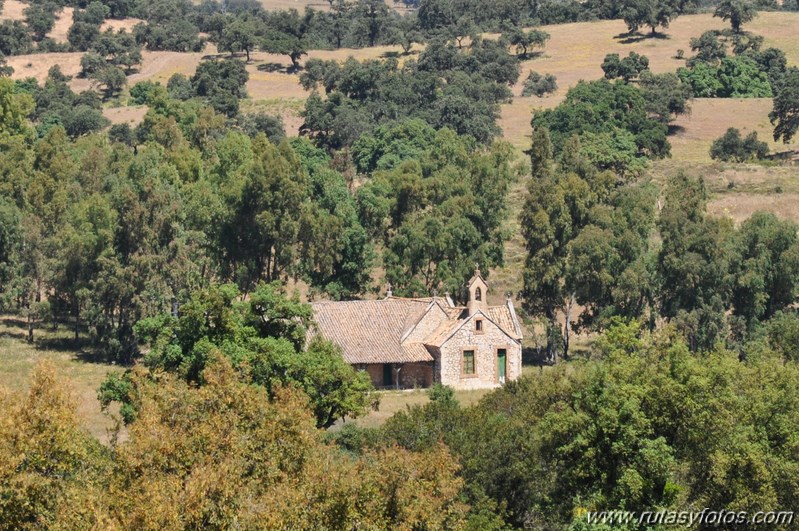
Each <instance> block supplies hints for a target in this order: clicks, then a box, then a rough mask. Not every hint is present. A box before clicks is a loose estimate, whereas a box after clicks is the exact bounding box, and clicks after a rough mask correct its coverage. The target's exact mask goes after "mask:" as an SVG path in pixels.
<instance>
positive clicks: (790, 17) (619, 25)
mask: <svg viewBox="0 0 799 531" xmlns="http://www.w3.org/2000/svg"><path fill="white" fill-rule="evenodd" d="M724 27H725V25H724V23H723V22H722V21H721V20H719V19H717V18H713V17H712V16H711V15H709V14H702V15H690V16H684V17H680V18H678V19H677V20H676V21H674V23H673V24H672V25H671V27H670V28H668V29H666V30H665V31H664V32H663V34H662V35H660V36H659V37H657V38H650V37H646V38H641V39H637V38H636V39H630V38H628V37H626V35H624V32H625V31H626V26H625V25H624V23H623V22H622V21H620V20H606V21H599V22H587V23H586V22H581V23H575V24H563V25H558V26H546V27H544V28H543V29H545V30H546V31H547V32H548V33H549V34H550V35H551V38H550V40H549V42H548V43H547V46H546V49H545V50H544V51H543V53H542V54H541V56H540V57H537V58H534V59H531V60H528V61H525V62H524V63H523V64H522V76H521V77H520V79H519V83H517V84H516V86H515V87H514V88H513V90H514V94H515V95H516V96H517V97H516V98H514V101H513V103H511V104H509V105H505V106H503V109H502V118H501V119H500V125H501V126H502V129H503V131H504V133H505V138H507V139H508V140H509V141H510V142H511V143H513V144H514V145H515V146H518V147H526V145H527V144H528V143H529V134H530V131H529V130H530V119H531V118H532V115H533V113H534V111H535V110H536V109H546V108H551V107H554V106H556V105H557V104H558V103H560V102H561V101H562V100H563V97H564V96H565V94H566V91H567V90H568V89H569V87H572V86H574V85H575V84H576V83H577V82H578V81H580V80H581V79H586V80H588V79H597V78H600V77H602V68H601V67H600V65H601V64H602V60H603V59H604V57H605V54H608V53H618V54H621V55H627V54H628V53H629V52H631V51H634V52H637V53H640V54H644V55H646V56H647V57H649V64H650V67H651V69H652V70H653V71H654V72H658V73H661V72H674V71H676V70H677V68H679V67H680V66H684V64H685V62H684V60H679V59H676V53H677V50H678V49H682V50H685V53H686V55H688V56H690V54H691V47H690V45H689V41H690V40H691V38H692V37H698V36H699V35H701V34H702V33H703V32H704V31H707V30H709V29H722V28H724ZM747 29H749V30H751V31H753V32H755V33H758V34H760V35H763V36H764V37H765V38H766V39H765V46H775V47H778V48H780V49H782V50H784V51H785V53H786V55H787V56H788V62H789V64H794V65H796V64H799V37H797V31H798V30H799V13H760V16H759V17H757V18H756V19H755V20H754V21H753V22H752V23H750V24H748V25H747ZM629 41H633V42H629ZM530 70H534V71H537V72H540V73H547V74H554V75H555V76H556V77H557V78H558V87H559V88H558V91H557V92H556V93H554V94H553V95H551V96H547V97H545V98H536V97H528V98H522V97H520V96H519V95H520V94H521V90H522V83H523V81H524V79H525V78H526V76H527V72H529V71H530ZM711 103H712V104H715V105H710V106H709V107H708V106H706V104H705V102H703V101H701V100H700V101H696V102H695V103H694V113H695V114H697V115H698V116H697V117H696V119H692V117H691V116H688V117H684V118H682V119H681V121H680V122H678V125H681V126H683V127H685V128H686V129H685V131H683V133H684V135H685V138H686V142H685V143H681V142H680V141H679V139H675V142H673V144H674V156H675V158H676V157H682V156H683V155H687V156H689V157H692V160H709V157H708V156H707V149H704V152H703V153H702V154H701V155H699V154H698V151H699V150H701V149H702V147H701V146H700V147H694V146H691V145H687V144H689V143H691V142H692V140H693V138H695V137H696V136H701V135H702V134H703V133H705V132H704V131H698V132H696V133H694V131H693V130H692V127H697V128H705V127H708V128H709V129H712V131H709V132H710V133H711V134H715V132H716V131H717V130H719V129H721V132H722V133H723V132H724V130H726V128H727V127H730V126H735V127H741V126H749V129H752V128H756V130H758V131H760V130H761V129H762V128H763V124H764V122H765V124H768V111H769V110H771V109H770V106H769V104H768V103H767V102H765V101H763V100H727V101H723V102H722V101H721V100H715V101H713V102H711ZM719 107H721V108H719ZM716 111H718V112H716ZM733 116H734V117H735V118H733ZM708 118H709V119H710V121H711V122H712V123H711V124H708V123H706V122H707V120H708ZM731 118H732V119H733V120H735V121H734V122H731V123H730V125H725V124H727V123H728V121H729V120H730V119H731ZM750 120H751V121H750ZM720 134H721V133H718V134H715V136H711V137H710V138H704V137H702V140H703V141H707V142H708V143H707V147H708V148H709V146H710V142H712V140H713V139H714V138H716V137H717V136H719V135H720ZM762 136H764V137H765V138H770V137H771V134H768V135H762ZM683 147H684V148H685V151H684V152H683V151H681V150H682V149H683Z"/></svg>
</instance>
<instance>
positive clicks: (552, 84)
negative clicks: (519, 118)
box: [522, 72, 558, 98]
mask: <svg viewBox="0 0 799 531" xmlns="http://www.w3.org/2000/svg"><path fill="white" fill-rule="evenodd" d="M556 90H558V82H557V78H555V76H554V75H552V74H539V73H538V72H530V74H529V75H528V76H527V79H525V80H524V87H523V88H522V96H538V97H539V98H540V97H542V96H545V95H546V94H550V93H552V92H555V91H556Z"/></svg>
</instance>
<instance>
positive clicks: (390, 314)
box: [312, 298, 433, 364]
mask: <svg viewBox="0 0 799 531" xmlns="http://www.w3.org/2000/svg"><path fill="white" fill-rule="evenodd" d="M429 305H430V302H429V301H425V300H414V299H400V298H390V299H384V300H376V301H343V302H315V303H312V307H313V311H314V319H315V320H316V324H317V326H318V328H319V333H321V334H322V336H323V337H325V338H326V339H328V340H330V341H332V342H333V343H336V344H337V345H338V346H340V347H341V349H342V350H343V351H344V360H345V361H346V362H347V363H353V364H355V363H412V362H417V361H432V360H433V357H432V356H431V355H430V353H429V352H428V351H427V349H426V348H425V347H424V345H422V344H420V343H412V344H406V345H404V346H403V345H400V338H401V337H402V336H403V334H404V332H405V330H406V329H407V328H408V327H409V326H413V324H415V323H416V322H417V321H418V320H419V319H421V317H422V315H424V313H425V312H426V311H427V308H428V306H429Z"/></svg>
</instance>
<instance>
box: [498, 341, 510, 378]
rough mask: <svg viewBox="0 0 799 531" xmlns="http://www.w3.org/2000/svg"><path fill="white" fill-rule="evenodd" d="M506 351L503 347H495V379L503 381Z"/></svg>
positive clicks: (505, 371)
mask: <svg viewBox="0 0 799 531" xmlns="http://www.w3.org/2000/svg"><path fill="white" fill-rule="evenodd" d="M507 362H508V351H507V350H505V349H504V348H500V349H497V381H499V383H501V384H504V383H505V376H506V373H507V367H508V366H507Z"/></svg>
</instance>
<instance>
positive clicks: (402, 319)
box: [312, 269, 522, 389]
mask: <svg viewBox="0 0 799 531" xmlns="http://www.w3.org/2000/svg"><path fill="white" fill-rule="evenodd" d="M467 286H468V292H469V299H468V302H467V304H466V306H456V305H455V304H454V303H453V302H452V299H450V298H449V297H429V298H418V299H408V298H401V297H394V296H393V295H392V294H391V293H390V292H389V294H388V296H387V297H386V298H385V299H382V300H373V301H343V302H329V301H323V302H315V303H313V304H312V306H313V311H314V319H315V321H316V324H317V333H319V334H321V335H322V336H323V337H325V338H326V339H328V340H330V341H332V342H334V343H336V344H337V345H338V346H339V347H341V349H342V351H343V354H344V359H345V361H347V363H350V364H351V365H353V366H354V367H355V368H356V369H359V370H364V371H366V372H367V373H368V374H369V376H370V377H371V379H372V383H374V385H375V387H378V388H411V387H429V386H430V385H432V384H433V383H442V384H445V385H450V386H452V387H454V388H456V389H480V388H487V387H496V386H499V385H502V384H503V383H505V382H506V381H509V380H515V379H516V378H518V377H519V376H521V370H522V346H521V342H522V329H521V326H520V324H519V320H518V318H517V316H516V311H515V310H514V307H513V303H512V301H511V300H510V299H508V300H506V302H505V304H503V305H500V306H489V305H488V304H487V295H488V284H487V283H486V281H485V280H484V279H483V277H482V275H481V274H480V270H479V269H478V270H476V271H475V274H474V276H473V277H472V278H471V279H470V280H469V283H468V285H467Z"/></svg>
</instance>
